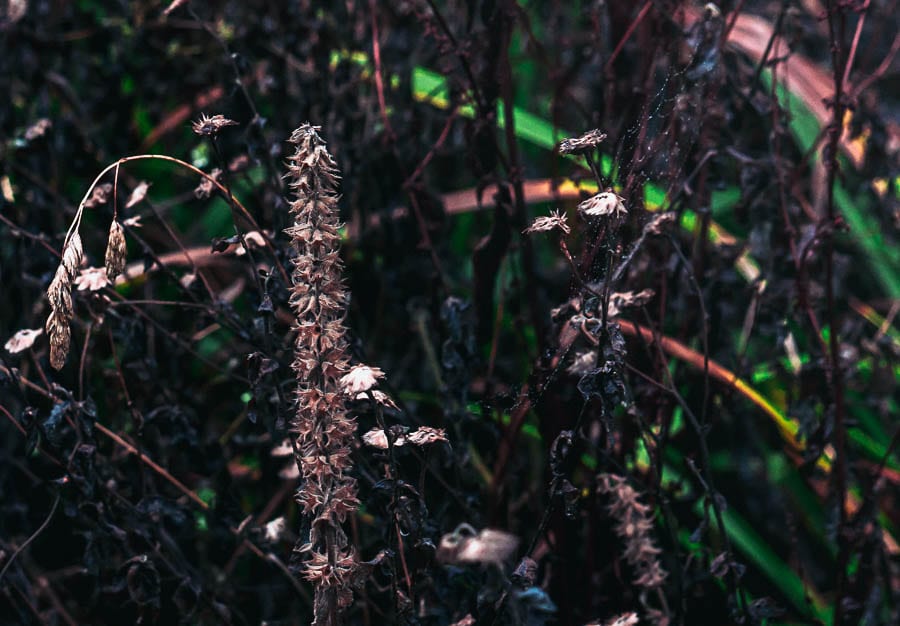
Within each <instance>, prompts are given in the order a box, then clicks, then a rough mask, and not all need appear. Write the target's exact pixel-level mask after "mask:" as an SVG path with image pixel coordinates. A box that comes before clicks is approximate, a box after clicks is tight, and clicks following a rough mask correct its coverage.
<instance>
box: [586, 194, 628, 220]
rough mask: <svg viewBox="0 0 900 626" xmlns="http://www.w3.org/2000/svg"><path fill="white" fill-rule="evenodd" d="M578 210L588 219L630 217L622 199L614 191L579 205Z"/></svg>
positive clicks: (597, 195) (592, 197)
mask: <svg viewBox="0 0 900 626" xmlns="http://www.w3.org/2000/svg"><path fill="white" fill-rule="evenodd" d="M578 210H579V211H581V213H582V214H584V215H586V216H588V217H605V216H607V215H612V216H613V217H622V216H625V215H628V209H626V208H625V204H624V202H623V200H622V197H621V196H619V195H617V194H615V193H613V192H612V191H604V192H603V193H598V194H596V195H593V196H591V197H590V198H588V199H587V200H584V201H583V202H581V203H580V204H579V205H578Z"/></svg>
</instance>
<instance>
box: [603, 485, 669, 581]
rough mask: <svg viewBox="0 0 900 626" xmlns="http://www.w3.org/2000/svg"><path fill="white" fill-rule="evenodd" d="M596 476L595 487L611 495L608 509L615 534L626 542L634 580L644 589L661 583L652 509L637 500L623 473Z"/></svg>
mask: <svg viewBox="0 0 900 626" xmlns="http://www.w3.org/2000/svg"><path fill="white" fill-rule="evenodd" d="M597 479H598V482H599V484H598V486H597V491H599V492H601V493H605V494H607V495H609V496H610V503H609V504H608V505H607V510H608V511H609V514H610V516H612V517H613V519H615V520H616V534H617V535H619V538H620V539H621V540H622V541H623V542H624V543H625V558H626V560H627V561H628V564H629V565H631V567H632V568H633V569H634V573H635V580H634V584H635V585H637V586H639V587H644V588H645V589H652V588H655V587H660V586H662V584H663V583H664V582H665V580H666V572H665V571H664V570H663V568H662V566H661V565H660V563H659V558H658V557H659V552H660V550H659V548H657V547H656V545H655V544H654V542H653V537H652V535H651V531H652V530H653V520H652V519H651V515H652V509H651V508H650V507H649V506H648V505H646V504H643V503H641V502H640V501H639V500H638V495H639V494H638V492H637V491H635V490H634V488H633V487H632V486H631V485H629V484H628V481H627V480H626V479H625V478H623V477H622V476H616V475H615V474H600V475H599V476H598V477H597Z"/></svg>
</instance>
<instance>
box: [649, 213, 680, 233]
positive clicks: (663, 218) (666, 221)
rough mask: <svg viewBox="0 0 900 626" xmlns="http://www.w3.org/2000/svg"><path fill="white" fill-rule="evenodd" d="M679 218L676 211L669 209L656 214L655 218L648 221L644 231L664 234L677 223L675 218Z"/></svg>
mask: <svg viewBox="0 0 900 626" xmlns="http://www.w3.org/2000/svg"><path fill="white" fill-rule="evenodd" d="M677 218H678V216H677V215H676V214H675V212H674V211H668V212H666V213H660V214H659V215H654V216H653V219H652V220H650V221H649V222H647V225H646V226H644V232H646V233H649V234H651V235H662V234H663V233H664V232H665V229H666V228H668V227H669V226H670V225H672V224H674V223H675V220H676V219H677Z"/></svg>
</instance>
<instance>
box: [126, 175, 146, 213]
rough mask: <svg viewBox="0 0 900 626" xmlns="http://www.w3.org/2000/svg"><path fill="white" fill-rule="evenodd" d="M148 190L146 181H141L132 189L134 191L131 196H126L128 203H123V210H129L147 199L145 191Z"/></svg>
mask: <svg viewBox="0 0 900 626" xmlns="http://www.w3.org/2000/svg"><path fill="white" fill-rule="evenodd" d="M148 189H150V183H148V182H146V181H143V180H142V181H141V182H139V183H138V184H137V187H135V188H134V191H132V192H131V195H130V196H128V202H126V203H125V208H126V209H130V208H131V207H133V206H134V205H136V204H137V203H138V202H140V201H141V200H143V199H144V198H146V197H147V190H148Z"/></svg>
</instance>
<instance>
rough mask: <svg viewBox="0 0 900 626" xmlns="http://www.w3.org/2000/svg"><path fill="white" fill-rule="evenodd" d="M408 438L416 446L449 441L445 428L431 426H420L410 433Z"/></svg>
mask: <svg viewBox="0 0 900 626" xmlns="http://www.w3.org/2000/svg"><path fill="white" fill-rule="evenodd" d="M406 440H407V441H408V442H409V443H411V444H413V445H416V446H424V445H428V444H429V443H438V442H441V441H444V442H446V441H447V433H446V432H445V431H444V429H443V428H431V427H430V426H420V427H419V428H418V430H416V431H414V432H411V433H409V434H408V435H407V436H406Z"/></svg>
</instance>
